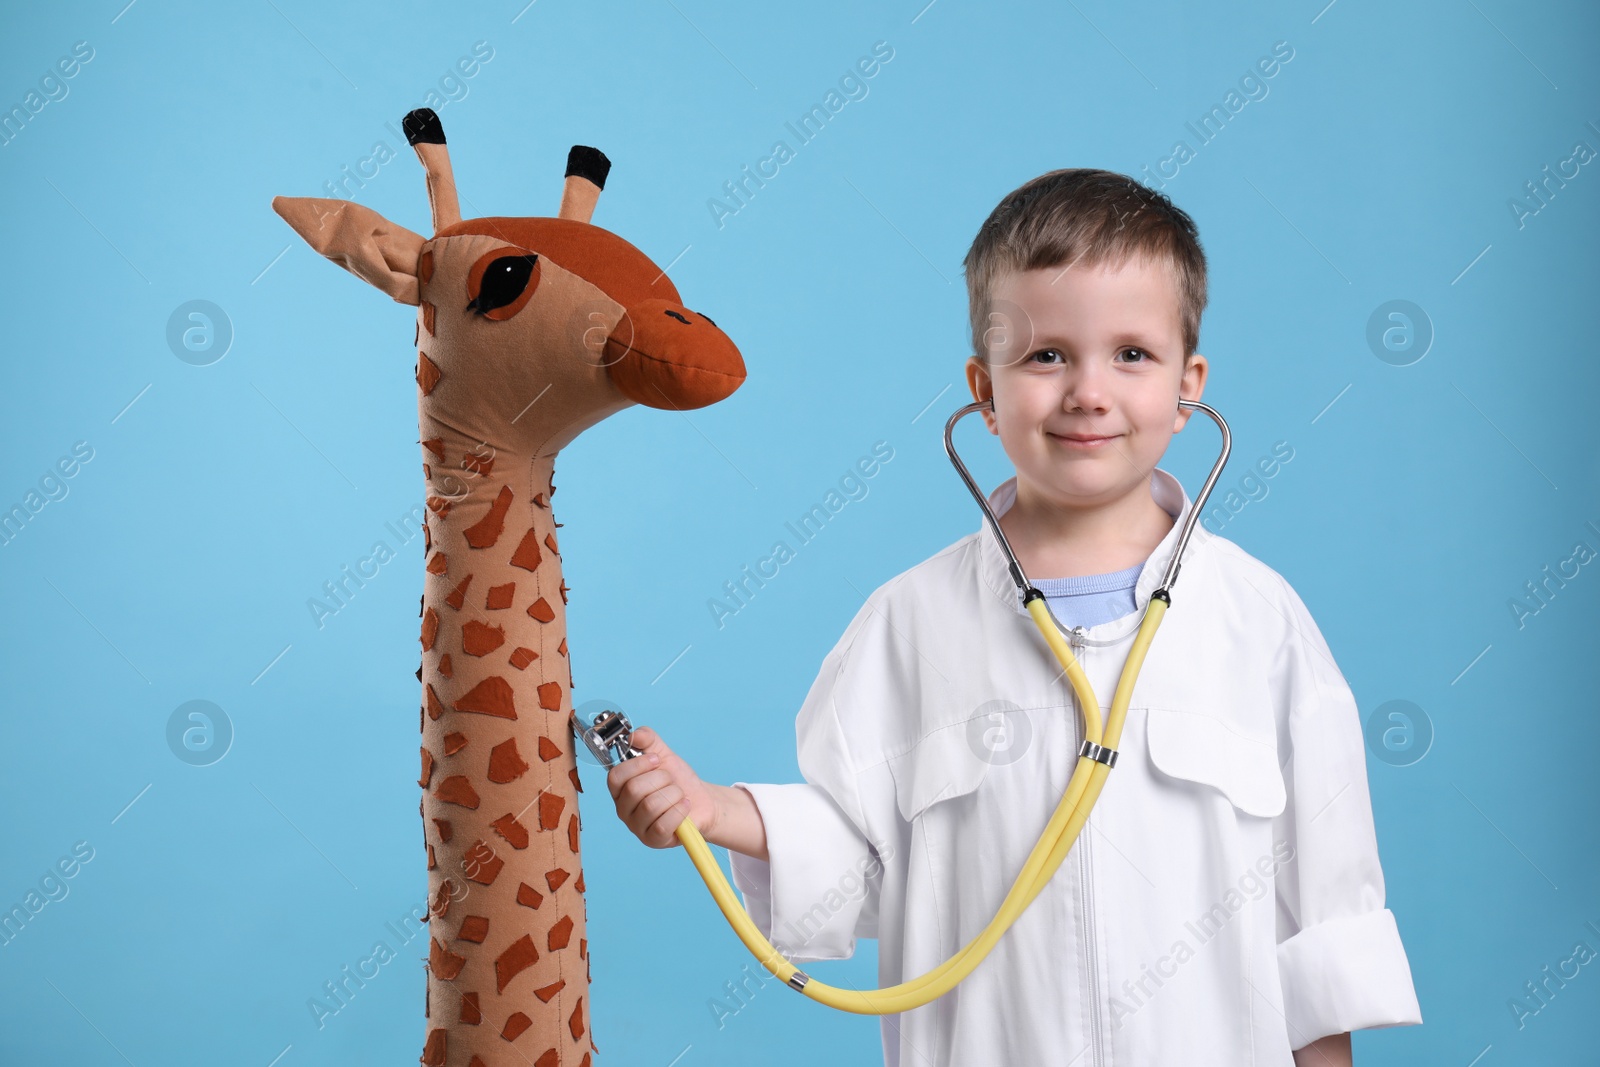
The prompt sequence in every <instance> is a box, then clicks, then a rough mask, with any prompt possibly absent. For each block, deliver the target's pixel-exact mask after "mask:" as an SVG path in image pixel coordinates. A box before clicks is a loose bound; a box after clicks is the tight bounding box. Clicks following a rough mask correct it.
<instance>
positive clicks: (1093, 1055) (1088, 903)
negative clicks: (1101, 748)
mask: <svg viewBox="0 0 1600 1067" xmlns="http://www.w3.org/2000/svg"><path fill="white" fill-rule="evenodd" d="M1085 636H1086V632H1085V630H1084V628H1083V627H1081V626H1075V627H1073V629H1072V638H1073V639H1072V644H1073V645H1075V646H1076V647H1077V652H1076V653H1075V655H1076V656H1077V658H1078V665H1079V666H1081V667H1083V668H1084V670H1085V671H1087V670H1088V666H1087V665H1086V663H1085V658H1086V655H1087V649H1086V648H1085V646H1084V643H1083V639H1084V637H1085ZM1081 710H1082V709H1080V711H1081ZM1074 737H1075V738H1076V740H1077V743H1078V744H1079V745H1081V744H1082V743H1083V718H1082V716H1081V715H1080V717H1079V722H1078V730H1077V732H1076V733H1075V734H1074ZM1073 765H1074V767H1076V765H1077V761H1076V760H1074V761H1073ZM1074 845H1075V847H1076V848H1077V851H1078V876H1079V878H1080V879H1081V892H1082V895H1083V946H1084V960H1085V962H1086V963H1087V965H1088V971H1089V1003H1088V1006H1087V1007H1086V1008H1085V1013H1084V1015H1085V1018H1086V1019H1087V1020H1088V1022H1089V1051H1090V1067H1105V1051H1104V1044H1105V1037H1104V1034H1103V1033H1102V1032H1101V1028H1100V1018H1101V1014H1100V957H1099V952H1098V951H1097V949H1096V946H1095V940H1094V925H1095V924H1094V896H1093V893H1092V892H1091V879H1090V873H1091V870H1092V869H1091V867H1090V865H1089V825H1088V823H1087V822H1085V823H1084V827H1083V830H1082V832H1080V833H1079V835H1078V840H1077V841H1076V842H1074Z"/></svg>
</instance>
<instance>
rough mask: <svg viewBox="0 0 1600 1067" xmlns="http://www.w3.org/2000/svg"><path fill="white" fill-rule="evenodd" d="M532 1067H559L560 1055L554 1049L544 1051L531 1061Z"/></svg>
mask: <svg viewBox="0 0 1600 1067" xmlns="http://www.w3.org/2000/svg"><path fill="white" fill-rule="evenodd" d="M533 1067H561V1053H559V1052H557V1051H556V1050H555V1049H553V1048H551V1049H545V1051H544V1052H543V1054H541V1055H540V1057H539V1058H538V1059H536V1060H534V1061H533Z"/></svg>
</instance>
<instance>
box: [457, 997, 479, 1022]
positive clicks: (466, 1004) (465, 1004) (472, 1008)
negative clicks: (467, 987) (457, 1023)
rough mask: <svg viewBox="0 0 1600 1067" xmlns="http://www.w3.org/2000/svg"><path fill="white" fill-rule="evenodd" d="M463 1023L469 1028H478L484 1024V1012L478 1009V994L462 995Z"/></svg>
mask: <svg viewBox="0 0 1600 1067" xmlns="http://www.w3.org/2000/svg"><path fill="white" fill-rule="evenodd" d="M461 1021H462V1022H464V1023H466V1024H467V1025H468V1026H477V1025H478V1024H479V1023H481V1022H483V1011H482V1009H480V1008H479V1007H478V994H477V993H463V994H461Z"/></svg>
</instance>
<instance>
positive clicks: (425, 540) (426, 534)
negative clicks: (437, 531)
mask: <svg viewBox="0 0 1600 1067" xmlns="http://www.w3.org/2000/svg"><path fill="white" fill-rule="evenodd" d="M422 550H423V551H424V552H432V551H433V528H432V527H430V526H429V525H428V521H427V520H426V519H424V520H423V521H422Z"/></svg>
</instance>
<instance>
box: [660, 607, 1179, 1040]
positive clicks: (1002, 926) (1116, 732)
mask: <svg viewBox="0 0 1600 1067" xmlns="http://www.w3.org/2000/svg"><path fill="white" fill-rule="evenodd" d="M1027 608H1028V613H1029V615H1031V616H1032V618H1033V621H1034V623H1035V624H1036V625H1037V626H1038V628H1039V630H1040V631H1041V632H1042V633H1043V634H1044V638H1045V641H1046V642H1048V643H1049V645H1050V649H1051V651H1052V652H1054V653H1055V655H1056V658H1057V660H1059V661H1060V662H1061V665H1062V667H1063V668H1064V669H1065V671H1066V674H1067V678H1068V680H1069V681H1070V682H1071V683H1072V687H1073V690H1074V691H1075V692H1076V693H1077V695H1078V701H1079V704H1080V705H1081V706H1082V709H1083V718H1084V737H1085V738H1086V739H1088V740H1089V741H1092V742H1094V743H1095V744H1098V745H1101V746H1103V747H1105V748H1110V749H1115V748H1116V746H1117V742H1118V741H1119V740H1120V739H1121V737H1122V725H1123V721H1124V719H1125V718H1126V717H1127V712H1128V705H1129V703H1130V702H1131V701H1132V699H1133V687H1134V682H1135V681H1136V680H1137V678H1138V675H1139V670H1140V668H1141V667H1142V666H1143V663H1144V657H1145V653H1146V652H1147V651H1148V649H1149V647H1150V642H1151V640H1152V639H1153V638H1154V637H1155V633H1156V630H1157V628H1159V627H1160V625H1161V619H1162V617H1163V616H1164V615H1165V614H1166V609H1167V601H1166V599H1165V598H1164V597H1156V596H1152V597H1151V598H1150V600H1149V602H1148V604H1147V605H1146V608H1145V614H1144V618H1143V620H1142V621H1141V623H1140V625H1139V631H1138V634H1137V635H1136V636H1135V638H1134V641H1133V646H1132V648H1131V649H1130V650H1129V652H1128V658H1127V661H1126V662H1125V663H1124V664H1123V668H1122V676H1121V678H1120V680H1119V681H1118V683H1117V690H1116V694H1115V696H1114V698H1113V699H1112V702H1111V711H1110V714H1109V715H1108V716H1107V718H1106V721H1105V723H1104V727H1103V731H1102V723H1101V720H1100V704H1099V701H1098V700H1097V699H1096V697H1095V694H1094V690H1093V689H1092V688H1091V686H1090V685H1089V679H1088V677H1087V676H1086V675H1085V674H1084V672H1083V668H1082V667H1081V666H1080V665H1079V664H1078V661H1077V658H1076V657H1075V656H1073V654H1072V650H1071V648H1070V647H1069V646H1068V645H1067V642H1066V641H1065V640H1064V639H1063V638H1062V636H1061V633H1060V631H1059V629H1058V628H1057V627H1056V625H1055V623H1054V621H1053V620H1052V619H1051V618H1050V615H1049V609H1048V608H1046V607H1045V602H1044V599H1043V598H1042V597H1035V598H1034V599H1031V600H1030V601H1028V604H1027ZM1110 773H1111V768H1110V767H1109V766H1107V765H1106V764H1104V763H1101V762H1098V761H1096V760H1093V759H1091V758H1089V757H1088V756H1079V757H1078V764H1077V767H1076V768H1075V769H1074V771H1073V775H1072V779H1071V780H1070V781H1069V782H1068V783H1067V788H1066V792H1065V793H1064V794H1063V795H1062V798H1061V802H1060V803H1059V804H1058V805H1057V806H1056V810H1055V813H1054V814H1053V815H1052V816H1051V818H1050V822H1049V823H1048V824H1047V825H1046V827H1045V830H1044V832H1043V833H1042V834H1041V835H1040V837H1039V841H1038V843H1036V844H1035V845H1034V847H1033V851H1032V852H1031V853H1029V855H1028V859H1027V862H1026V863H1024V864H1023V867H1022V870H1021V871H1020V872H1019V873H1018V875H1017V879H1016V881H1015V882H1014V883H1013V884H1012V887H1011V890H1010V892H1008V893H1007V894H1006V898H1005V900H1004V901H1003V902H1002V903H1001V905H1000V909H999V911H998V912H996V914H995V916H994V918H993V919H991V920H990V922H989V925H988V926H987V927H985V928H984V931H983V932H982V933H981V934H979V935H978V936H977V937H975V938H973V939H972V940H971V941H969V942H968V943H967V944H966V945H965V946H963V947H962V949H961V950H960V951H959V952H957V953H956V954H955V955H953V956H951V957H950V958H949V959H947V960H946V961H945V962H944V963H941V964H940V965H939V966H938V967H935V968H934V969H933V970H931V971H929V972H927V973H926V974H924V975H922V976H920V977H918V978H914V979H911V980H910V981H907V982H902V983H900V984H899V985H893V986H886V987H884V988H882V989H875V990H860V989H843V988H840V987H838V986H831V985H828V984H827V983H825V982H819V981H817V980H816V979H815V978H812V977H810V976H809V975H804V972H802V971H801V970H800V968H798V967H796V966H795V965H794V964H793V963H791V962H789V961H788V960H787V959H785V958H784V956H783V954H782V953H780V952H779V951H778V950H777V949H776V948H774V947H773V945H772V943H771V942H770V941H768V940H767V939H766V937H765V936H764V935H763V934H762V933H761V931H760V930H759V929H758V928H757V927H756V924H755V921H754V920H752V919H751V918H750V916H749V914H748V913H747V912H746V911H745V910H744V907H743V905H741V904H740V903H739V901H738V899H737V898H736V897H735V896H734V891H733V888H732V887H731V886H730V885H729V884H728V880H727V877H726V876H725V875H724V874H723V873H722V867H721V865H720V864H718V863H717V860H716V858H715V857H714V856H713V855H712V853H711V848H710V846H709V845H708V844H707V843H706V840H705V838H704V837H702V836H701V835H700V831H699V829H698V828H697V827H696V826H695V825H694V822H693V820H691V819H688V818H685V819H684V820H683V822H681V823H680V824H679V825H678V828H677V831H676V833H677V837H678V840H679V841H681V842H682V843H683V846H684V848H685V849H686V850H687V851H688V853H689V857H690V859H691V860H692V861H693V863H694V865H695V868H696V869H697V870H698V871H699V872H700V877H701V878H702V879H703V880H704V881H705V883H706V887H707V888H708V889H709V890H710V891H711V895H712V897H713V898H714V899H715V900H716V902H717V906H718V907H719V908H721V909H722V913H723V915H724V916H725V917H726V918H727V920H728V923H729V925H730V926H732V927H733V930H734V932H735V933H736V934H737V935H738V937H739V940H740V941H742V942H744V946H745V947H746V948H747V949H749V950H750V952H751V954H752V955H754V956H755V957H756V959H757V960H758V961H760V963H761V965H762V966H763V967H765V968H766V969H767V970H768V971H770V972H771V973H772V974H773V976H774V977H776V978H779V979H781V980H782V981H784V982H785V983H788V984H790V985H791V986H793V987H795V988H798V989H799V991H800V992H802V993H804V994H805V995H806V996H808V997H810V998H811V999H812V1000H815V1001H817V1002H819V1003H821V1004H825V1005H827V1006H828V1007H831V1008H836V1009H838V1010H840V1011H848V1012H854V1013H856V1014H859V1015H888V1014H893V1013H896V1012H903V1011H909V1010H911V1009H913V1008H917V1007H921V1006H922V1005H924V1004H927V1003H928V1002H930V1001H932V1000H934V999H936V998H938V997H940V996H942V995H944V994H945V993H947V992H949V991H950V990H951V989H953V988H954V987H955V986H956V985H957V984H959V983H960V982H961V981H962V980H963V979H964V978H966V976H967V975H968V974H970V973H972V971H973V969H974V968H976V967H977V966H978V964H979V963H980V962H982V960H983V959H984V957H985V956H987V955H988V954H989V950H990V949H991V948H993V947H994V945H995V943H996V942H997V941H999V939H1000V937H1001V935H1002V934H1004V933H1005V932H1006V930H1007V929H1009V928H1010V926H1011V924H1012V923H1014V922H1016V920H1017V919H1018V918H1019V917H1020V916H1021V915H1022V913H1023V912H1024V911H1025V910H1027V907H1028V905H1029V904H1031V903H1032V902H1033V900H1034V898H1035V897H1037V896H1038V895H1039V893H1040V892H1041V891H1043V889H1044V887H1045V885H1046V884H1048V882H1049V881H1050V879H1051V877H1053V876H1054V875H1055V872H1056V870H1057V868H1059V867H1060V866H1061V864H1062V862H1063V861H1064V860H1065V859H1066V857H1067V853H1068V852H1069V851H1070V850H1071V848H1072V845H1073V843H1074V842H1075V841H1076V840H1077V838H1078V835H1079V833H1081V832H1082V830H1083V826H1084V824H1085V822H1086V821H1087V820H1088V818H1089V813H1090V811H1091V810H1092V809H1093V807H1094V805H1095V802H1096V801H1097V800H1098V799H1099V796H1100V791H1101V789H1102V788H1103V787H1104V785H1105V780H1106V778H1107V776H1109V774H1110ZM796 974H801V975H804V982H803V984H800V985H798V986H796V985H795V983H794V982H792V981H791V979H793V978H794V976H795V975H796Z"/></svg>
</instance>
